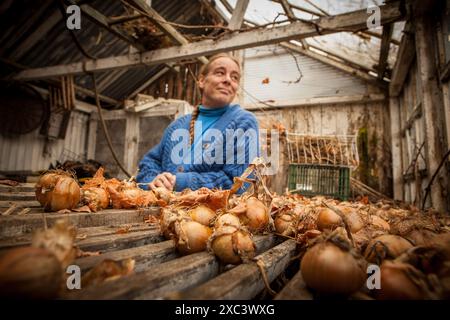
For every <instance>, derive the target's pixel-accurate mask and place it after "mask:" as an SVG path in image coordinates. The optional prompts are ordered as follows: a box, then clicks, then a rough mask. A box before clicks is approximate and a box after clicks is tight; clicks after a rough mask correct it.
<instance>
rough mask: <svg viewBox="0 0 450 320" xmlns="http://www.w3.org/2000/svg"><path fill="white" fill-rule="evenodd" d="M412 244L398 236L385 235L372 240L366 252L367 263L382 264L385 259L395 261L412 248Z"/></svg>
mask: <svg viewBox="0 0 450 320" xmlns="http://www.w3.org/2000/svg"><path fill="white" fill-rule="evenodd" d="M412 247H413V246H412V244H411V243H410V242H409V241H408V240H406V239H404V238H402V237H400V236H397V235H393V234H384V235H381V236H379V237H376V238H375V239H372V240H371V241H370V242H369V243H368V244H367V247H366V250H365V251H364V257H365V258H366V260H367V261H369V262H373V263H381V261H383V260H384V259H394V258H396V257H398V256H399V255H401V254H402V253H403V252H405V251H406V250H408V249H410V248H412Z"/></svg>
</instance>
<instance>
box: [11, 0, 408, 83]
mask: <svg viewBox="0 0 450 320" xmlns="http://www.w3.org/2000/svg"><path fill="white" fill-rule="evenodd" d="M134 1H137V0H134ZM380 12H381V21H380V23H381V24H386V23H392V22H393V21H398V20H401V19H403V17H402V13H401V12H400V9H399V8H398V3H390V4H387V5H384V6H380ZM367 18H368V13H367V11H366V10H358V11H354V12H350V13H345V14H341V15H337V16H333V17H323V18H320V19H317V20H314V21H313V22H311V23H309V22H303V21H296V22H293V23H291V24H289V25H286V26H280V27H276V28H270V29H262V30H261V29H256V30H251V31H248V32H241V33H238V34H228V35H226V36H223V37H222V39H221V40H219V41H216V40H210V39H208V40H203V41H199V42H196V43H189V44H185V45H182V46H179V47H171V48H166V49H158V50H153V51H147V52H143V53H135V54H131V55H122V56H117V57H110V58H103V59H97V60H86V61H84V62H75V63H70V64H66V65H57V66H50V67H44V68H36V69H31V70H24V71H22V72H19V73H18V74H17V75H16V76H15V77H14V78H15V79H16V80H32V79H42V78H48V77H55V76H61V75H67V74H80V73H84V72H95V71H102V70H111V69H118V68H123V67H133V66H139V65H144V64H151V65H154V64H160V63H165V62H169V61H176V60H179V59H189V58H195V57H199V56H203V55H208V54H214V53H219V52H224V51H231V50H237V49H244V48H250V47H255V46H262V45H267V44H273V43H279V42H283V41H288V40H292V39H302V38H307V37H311V36H315V35H317V34H319V33H320V34H331V33H336V32H342V31H344V30H348V31H354V30H361V29H366V28H367V25H366V21H367Z"/></svg>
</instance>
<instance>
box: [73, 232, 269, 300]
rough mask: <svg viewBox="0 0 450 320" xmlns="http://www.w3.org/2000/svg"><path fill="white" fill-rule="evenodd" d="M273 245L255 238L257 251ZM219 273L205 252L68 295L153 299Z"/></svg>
mask: <svg viewBox="0 0 450 320" xmlns="http://www.w3.org/2000/svg"><path fill="white" fill-rule="evenodd" d="M274 243H275V237H274V236H273V235H269V236H260V237H255V244H256V246H257V249H258V250H259V251H265V250H267V249H268V248H270V247H271V246H272V245H273V244H274ZM218 273H219V262H218V260H217V259H216V257H215V256H213V255H212V254H210V253H208V252H206V251H204V252H200V253H194V254H190V255H187V256H184V257H181V258H179V259H175V260H171V261H168V262H165V263H161V264H158V265H154V266H152V267H150V268H148V269H147V270H145V271H143V272H141V273H136V274H133V275H131V276H128V277H123V278H120V279H118V280H116V281H113V282H110V283H103V284H101V285H99V286H97V287H92V288H86V290H81V291H80V292H74V293H72V294H69V295H68V296H67V298H69V299H134V298H138V297H140V298H146V299H155V298H158V297H160V296H162V295H164V294H165V293H167V292H171V291H176V290H183V289H186V288H189V287H192V286H195V285H198V284H200V283H203V282H205V281H207V280H209V279H211V278H213V277H215V276H216V275H217V274H218Z"/></svg>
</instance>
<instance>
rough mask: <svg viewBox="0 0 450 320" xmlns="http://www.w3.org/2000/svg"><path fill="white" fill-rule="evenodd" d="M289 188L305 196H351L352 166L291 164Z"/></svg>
mask: <svg viewBox="0 0 450 320" xmlns="http://www.w3.org/2000/svg"><path fill="white" fill-rule="evenodd" d="M288 188H289V190H290V191H291V192H294V193H300V194H301V195H304V196H317V195H323V196H329V197H333V198H338V199H341V200H347V199H348V197H349V196H350V168H348V167H342V166H330V165H317V164H290V165H289V179H288Z"/></svg>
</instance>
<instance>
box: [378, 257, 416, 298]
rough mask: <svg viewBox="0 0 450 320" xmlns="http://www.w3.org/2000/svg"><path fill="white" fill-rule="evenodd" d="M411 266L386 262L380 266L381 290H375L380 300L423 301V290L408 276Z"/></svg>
mask: <svg viewBox="0 0 450 320" xmlns="http://www.w3.org/2000/svg"><path fill="white" fill-rule="evenodd" d="M408 268H413V267H412V266H410V265H407V264H404V263H400V262H394V261H389V260H385V261H383V263H382V264H381V266H380V271H381V274H380V289H377V290H373V291H374V295H375V298H376V299H379V300H421V299H423V298H424V296H423V294H422V292H421V290H420V289H419V288H418V287H417V286H416V285H415V284H414V282H413V281H411V279H410V278H409V277H408V276H407V274H406V272H407V271H406V270H407V269H408Z"/></svg>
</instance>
